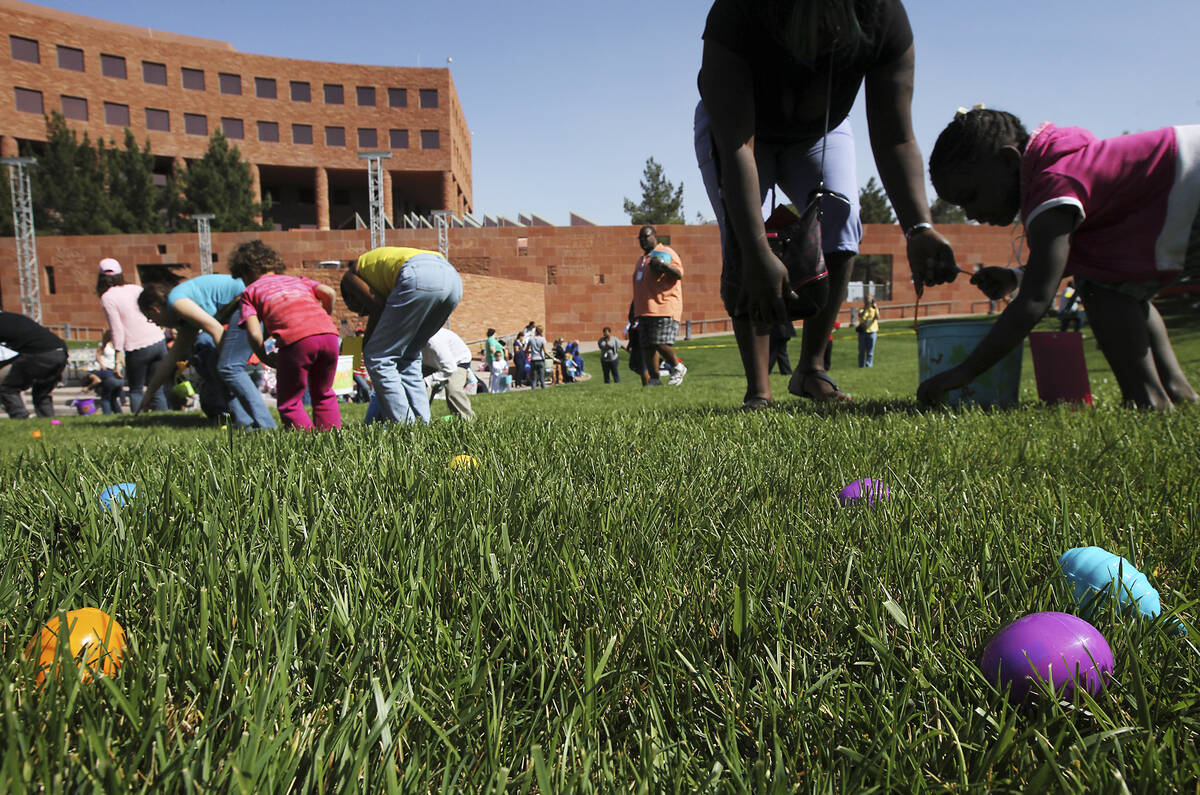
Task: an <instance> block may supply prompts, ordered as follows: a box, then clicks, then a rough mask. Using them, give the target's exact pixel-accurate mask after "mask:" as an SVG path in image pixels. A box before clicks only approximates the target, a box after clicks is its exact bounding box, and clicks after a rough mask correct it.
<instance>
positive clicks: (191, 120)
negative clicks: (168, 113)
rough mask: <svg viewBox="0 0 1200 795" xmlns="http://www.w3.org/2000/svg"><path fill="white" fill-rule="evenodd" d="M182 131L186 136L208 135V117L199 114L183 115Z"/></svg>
mask: <svg viewBox="0 0 1200 795" xmlns="http://www.w3.org/2000/svg"><path fill="white" fill-rule="evenodd" d="M183 131H184V132H185V133H187V134H188V135H208V117H207V116H204V115H202V114H200V113H185V114H183Z"/></svg>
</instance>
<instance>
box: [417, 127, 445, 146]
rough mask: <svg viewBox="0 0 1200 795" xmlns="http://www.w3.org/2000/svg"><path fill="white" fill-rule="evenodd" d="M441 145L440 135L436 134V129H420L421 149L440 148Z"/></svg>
mask: <svg viewBox="0 0 1200 795" xmlns="http://www.w3.org/2000/svg"><path fill="white" fill-rule="evenodd" d="M441 146H442V142H441V136H439V135H438V131H437V130H421V148H422V149H440V148H441Z"/></svg>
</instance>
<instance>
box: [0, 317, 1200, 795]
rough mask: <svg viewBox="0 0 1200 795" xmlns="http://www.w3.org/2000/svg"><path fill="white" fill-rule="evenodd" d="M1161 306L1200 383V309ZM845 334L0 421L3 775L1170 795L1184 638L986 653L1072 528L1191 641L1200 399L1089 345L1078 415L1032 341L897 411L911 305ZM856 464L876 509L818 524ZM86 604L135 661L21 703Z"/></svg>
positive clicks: (99, 786)
mask: <svg viewBox="0 0 1200 795" xmlns="http://www.w3.org/2000/svg"><path fill="white" fill-rule="evenodd" d="M1168 320H1169V323H1170V325H1171V326H1172V334H1173V338H1174V339H1175V341H1176V348H1177V351H1178V353H1179V355H1180V359H1181V361H1182V362H1183V365H1184V368H1185V370H1186V371H1187V372H1188V374H1189V375H1190V377H1192V379H1193V381H1194V382H1195V383H1200V322H1197V321H1196V320H1195V319H1193V318H1192V316H1191V315H1189V314H1187V313H1186V312H1180V313H1178V314H1174V313H1172V314H1169V315H1168ZM854 346H855V339H854V334H853V332H852V331H843V332H840V333H839V335H838V337H837V341H836V343H835V349H834V367H833V375H834V376H835V377H836V378H837V379H838V380H839V383H840V385H841V386H842V388H843V389H845V390H847V391H849V392H852V393H853V394H854V395H855V398H856V401H855V404H854V405H852V406H848V407H837V408H830V407H819V408H818V407H814V406H812V404H810V403H807V402H801V401H799V400H796V399H794V398H791V397H790V396H788V395H787V393H786V379H785V378H783V377H779V378H778V379H777V382H776V384H775V388H776V397H777V399H778V401H779V402H778V404H777V405H776V407H774V408H773V409H771V410H767V411H762V412H757V413H754V414H743V413H741V412H738V411H735V410H734V409H735V408H736V407H737V406H738V405H740V403H741V397H742V391H743V389H744V384H743V381H742V378H741V375H740V367H739V365H738V362H737V354H736V350H735V349H734V348H733V347H732V340H731V339H730V338H725V337H714V338H704V339H698V340H693V341H690V342H685V343H681V344H680V346H679V348H680V352H681V354H682V355H683V357H684V358H685V360H686V361H687V364H688V367H689V370H690V372H689V374H688V376H687V380H686V381H685V383H684V385H683V386H682V387H680V388H669V387H662V388H655V389H643V388H642V387H641V386H640V385H639V384H637V383H635V381H636V379H634V378H633V377H632V376H633V374H632V373H630V372H629V371H628V370H627V369H626V370H625V371H624V372H623V375H622V377H623V378H624V380H623V381H622V383H621V384H620V385H619V386H611V385H610V386H606V385H604V384H603V383H602V381H601V379H599V378H593V379H592V380H590V381H588V382H586V383H581V384H576V385H570V386H564V387H558V388H553V389H548V390H545V391H539V392H520V393H512V394H508V395H487V396H480V397H478V398H477V399H476V400H475V407H476V410H477V411H478V413H479V415H480V421H479V422H477V423H475V424H472V425H465V424H462V423H459V422H446V423H442V422H436V423H435V424H433V425H432V426H430V427H421V428H415V429H413V428H386V429H380V428H378V427H373V428H366V427H363V426H362V425H361V423H360V420H361V416H362V408H361V407H359V406H351V407H348V408H347V410H346V411H345V418H346V421H347V428H346V429H345V430H343V431H342V432H340V433H333V434H323V435H315V436H305V435H300V434H289V433H271V434H263V435H257V436H256V435H244V434H232V435H231V434H229V433H228V432H226V431H221V430H219V429H217V428H213V427H211V426H209V425H207V424H206V423H204V422H203V421H201V420H200V419H199V418H198V417H197V416H187V417H179V416H173V417H165V418H162V417H150V418H145V419H139V420H138V421H136V422H132V423H131V422H129V421H128V420H127V419H123V418H115V419H110V418H98V417H64V418H63V420H64V421H63V424H62V425H59V426H51V425H49V424H48V422H47V421H44V420H33V421H27V422H11V421H0V464H2V465H3V467H4V471H5V472H6V473H8V475H7V488H6V489H4V490H3V491H2V492H0V520H2V521H3V523H4V525H3V526H4V527H5V528H6V531H7V532H6V533H5V536H4V541H3V554H0V596H2V597H3V599H4V600H5V604H7V605H8V606H9V609H8V610H7V611H5V613H4V616H3V619H2V625H0V651H2V654H0V692H2V693H3V699H4V714H3V720H2V721H0V749H3V759H2V760H0V791H13V790H20V789H44V790H45V791H64V790H70V791H97V792H108V791H116V790H118V789H136V790H139V791H142V790H153V791H159V790H168V791H209V790H217V791H230V790H235V791H243V792H260V791H270V792H279V791H285V790H293V791H313V790H317V791H329V792H341V791H348V790H354V791H362V792H379V791H393V792H417V791H421V792H423V791H434V790H436V791H447V792H457V791H464V790H466V791H489V792H491V791H496V792H501V791H514V792H543V793H544V792H557V791H577V790H579V791H597V792H613V791H641V792H660V791H697V790H700V791H740V792H763V791H788V790H800V791H818V792H826V791H829V792H842V791H847V792H859V791H867V790H875V791H880V792H886V791H918V792H924V791H939V792H940V791H945V790H951V791H959V792H965V791H971V792H985V791H988V792H991V791H995V792H1005V791H1028V792H1043V791H1064V792H1090V791H1103V792H1114V793H1119V792H1126V791H1128V792H1146V793H1160V792H1193V793H1194V792H1196V791H1197V787H1198V782H1200V652H1198V650H1197V647H1196V645H1195V644H1196V641H1195V637H1196V631H1195V629H1194V628H1193V630H1192V633H1191V635H1190V636H1189V637H1188V638H1179V637H1176V636H1173V635H1171V634H1169V633H1168V632H1166V631H1164V626H1163V622H1161V621H1158V622H1154V623H1148V622H1139V621H1135V620H1126V619H1123V618H1121V617H1120V616H1119V615H1115V614H1113V613H1106V614H1104V615H1103V616H1102V617H1100V618H1099V619H1097V622H1096V624H1097V626H1098V628H1099V629H1100V630H1101V631H1102V632H1103V633H1104V635H1105V637H1106V638H1107V639H1108V641H1109V643H1110V644H1111V646H1112V648H1113V651H1114V654H1115V658H1116V672H1115V676H1114V679H1113V681H1112V683H1111V685H1110V687H1109V688H1108V689H1107V690H1106V691H1105V692H1103V693H1102V694H1100V695H1099V696H1098V697H1096V698H1095V699H1088V700H1086V701H1084V702H1082V703H1079V704H1076V705H1064V704H1055V703H1045V704H1043V706H1041V707H1039V708H1034V709H1018V708H1017V707H1015V706H1013V705H1011V704H1010V703H1009V702H1008V700H1007V699H1006V698H1005V697H1004V696H1003V695H1002V694H1001V693H999V692H997V691H996V690H995V689H994V688H992V687H991V686H990V685H989V684H988V683H987V681H986V680H985V678H984V677H983V675H982V673H981V672H980V670H979V667H978V664H977V661H978V658H979V654H980V652H981V650H982V648H983V646H984V645H985V644H986V643H987V641H988V639H989V637H990V636H991V634H992V633H993V632H994V631H995V630H997V629H999V628H1000V627H1002V626H1004V625H1006V624H1008V623H1009V622H1011V621H1013V620H1015V619H1017V618H1019V617H1021V616H1023V615H1026V614H1028V613H1030V612H1034V611H1040V610H1062V611H1067V612H1070V611H1072V610H1074V607H1073V604H1072V602H1071V599H1070V591H1069V588H1067V587H1065V585H1064V583H1063V582H1062V581H1061V580H1060V578H1059V575H1058V574H1057V572H1056V560H1057V558H1058V557H1059V555H1061V554H1062V553H1063V552H1064V551H1065V550H1067V549H1068V548H1071V547H1075V546H1082V545H1089V544H1096V545H1099V546H1103V547H1106V548H1108V549H1110V550H1112V551H1114V552H1118V553H1120V554H1123V555H1125V556H1126V557H1128V558H1129V559H1130V560H1132V561H1133V562H1134V563H1135V564H1136V565H1138V566H1139V567H1140V568H1141V570H1142V571H1144V572H1146V573H1147V574H1149V575H1150V577H1151V579H1152V581H1153V583H1154V584H1155V586H1157V588H1158V589H1159V591H1160V593H1161V595H1162V600H1163V604H1164V607H1165V608H1166V609H1167V610H1169V611H1180V613H1181V616H1180V617H1182V618H1183V619H1184V620H1185V622H1187V623H1188V624H1189V625H1193V626H1194V623H1195V622H1194V616H1195V615H1196V606H1197V603H1196V599H1197V596H1198V595H1200V577H1198V576H1197V564H1198V562H1200V551H1198V550H1200V538H1198V532H1197V529H1198V528H1200V507H1198V506H1200V485H1198V483H1197V480H1198V479H1197V474H1198V469H1200V468H1198V466H1197V449H1198V446H1197V438H1198V431H1200V409H1198V408H1197V407H1185V408H1183V409H1181V410H1179V411H1176V412H1173V413H1169V414H1150V413H1139V412H1134V411H1130V410H1127V409H1123V408H1120V407H1119V405H1118V393H1117V391H1116V387H1115V384H1113V383H1111V380H1112V379H1111V374H1110V373H1109V371H1108V369H1107V367H1106V365H1105V364H1104V362H1103V359H1102V358H1101V357H1100V356H1099V354H1098V353H1097V352H1096V351H1095V347H1094V344H1093V343H1092V342H1091V341H1090V340H1089V341H1088V342H1087V343H1086V348H1087V355H1088V361H1089V370H1090V374H1091V379H1092V386H1093V391H1094V392H1095V394H1096V407H1095V408H1094V409H1082V410H1080V409H1072V408H1069V407H1046V406H1041V405H1039V404H1037V402H1036V391H1035V389H1034V384H1033V379H1032V368H1031V366H1030V363H1029V361H1028V357H1026V361H1025V368H1024V375H1023V381H1022V398H1023V403H1022V405H1021V407H1019V408H1017V409H1013V410H1005V411H980V410H977V409H947V408H939V409H934V410H920V409H918V408H917V407H916V406H915V404H914V402H913V398H912V396H913V393H914V391H915V388H916V382H917V376H916V369H917V364H916V345H915V338H914V335H913V333H912V331H911V326H907V324H903V323H897V324H885V325H884V327H883V329H882V332H881V336H880V339H879V345H878V349H877V353H876V361H877V366H876V367H875V368H873V369H870V370H859V369H857V368H856V367H855V366H854V357H855V349H854ZM798 347H799V346H798V344H795V343H794V344H793V349H795V350H798ZM622 364H624V363H622ZM588 370H589V371H594V372H597V373H598V372H599V366H598V362H597V361H596V359H595V357H594V356H589V358H588ZM436 411H437V412H438V413H441V412H444V404H442V403H438V404H437V406H436ZM160 423H161V424H160ZM35 429H36V430H41V431H42V437H41V438H40V439H33V438H31V432H32V431H33V430H35ZM462 453H469V454H470V455H472V456H474V457H475V458H476V459H478V461H479V462H480V466H479V467H478V468H477V469H465V470H457V471H450V470H449V469H448V468H447V464H448V462H449V461H450V459H451V458H452V457H454V456H455V455H459V454H462ZM863 476H870V477H875V478H880V479H882V480H884V481H885V482H887V483H888V484H889V485H890V487H891V490H892V496H891V498H890V499H888V500H886V501H885V502H883V503H881V504H880V505H879V506H878V507H877V508H876V509H875V510H865V509H856V508H851V509H842V508H839V507H838V504H837V501H836V498H835V495H836V493H837V491H838V490H839V489H840V488H841V487H842V486H843V485H845V484H846V483H848V482H849V481H851V480H853V479H855V478H858V477H863ZM118 482H133V483H136V484H137V486H138V490H139V496H138V498H137V499H136V500H135V501H134V502H133V503H132V504H130V505H129V506H127V507H125V508H123V509H118V510H117V511H114V512H112V513H105V512H103V511H102V510H100V507H99V505H98V503H97V499H96V495H97V493H98V492H99V491H100V490H101V489H102V488H103V487H104V486H107V485H110V484H113V483H118ZM84 606H95V607H100V608H102V609H104V610H106V611H107V612H109V613H111V614H112V615H113V616H115V617H116V618H117V620H118V621H120V622H121V624H122V625H123V626H124V628H125V630H126V632H127V633H128V635H129V638H130V653H129V656H128V659H127V662H126V663H125V665H124V666H123V667H122V668H121V670H120V671H119V672H118V673H117V675H116V676H114V677H112V678H105V679H101V680H99V681H95V682H89V683H82V682H80V681H79V680H78V677H75V676H50V677H49V678H48V680H47V683H46V685H45V686H43V687H38V686H37V685H36V684H35V682H34V671H33V668H32V666H31V665H30V664H29V663H27V662H26V661H25V660H24V655H23V650H24V646H25V643H26V642H27V640H28V639H29V638H30V637H32V636H33V635H34V633H35V632H36V631H37V629H38V627H39V626H40V624H41V622H43V621H45V620H47V619H48V618H50V617H51V616H53V615H54V614H55V612H56V611H58V610H67V609H75V608H79V607H84Z"/></svg>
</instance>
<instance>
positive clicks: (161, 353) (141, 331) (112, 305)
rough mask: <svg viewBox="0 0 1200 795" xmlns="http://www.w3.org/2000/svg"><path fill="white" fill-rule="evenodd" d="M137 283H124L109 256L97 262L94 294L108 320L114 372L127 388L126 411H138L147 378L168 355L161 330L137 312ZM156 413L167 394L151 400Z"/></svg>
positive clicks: (164, 405)
mask: <svg viewBox="0 0 1200 795" xmlns="http://www.w3.org/2000/svg"><path fill="white" fill-rule="evenodd" d="M141 294H142V286H141V285H140V284H126V283H125V275H124V273H122V272H121V263H120V262H117V261H116V260H115V259H113V258H112V257H105V258H104V259H102V260H100V273H99V275H98V276H97V279H96V295H98V296H100V306H101V307H103V308H104V316H105V317H107V318H108V327H109V329H110V330H111V331H112V342H113V347H114V348H116V351H117V368H116V369H117V372H118V373H121V372H123V373H124V374H125V385H126V386H127V387H128V389H129V408H130V410H131V411H135V412H136V411H137V410H138V407H139V406H140V405H141V404H142V392H143V391H144V390H145V386H146V376H147V375H149V374H150V373H152V372H154V371H155V369H157V368H158V363H159V362H161V361H162V360H163V359H164V358H165V357H166V355H167V340H166V335H164V334H163V330H162V329H161V328H159V327H158V326H156V325H154V324H153V323H152V322H150V319H149V318H147V317H146V316H145V315H143V314H142V310H140V309H138V303H137V301H138V296H139V295H141ZM150 408H152V409H154V410H155V411H166V410H167V398H166V395H164V394H162V393H161V392H159V393H158V394H156V395H154V396H153V397H152V398H151V400H150Z"/></svg>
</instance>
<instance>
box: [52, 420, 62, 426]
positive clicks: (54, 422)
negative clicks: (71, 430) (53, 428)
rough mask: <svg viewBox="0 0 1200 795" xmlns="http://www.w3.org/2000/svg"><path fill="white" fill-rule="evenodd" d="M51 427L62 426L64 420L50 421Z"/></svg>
mask: <svg viewBox="0 0 1200 795" xmlns="http://www.w3.org/2000/svg"><path fill="white" fill-rule="evenodd" d="M50 424H51V425H62V420H50Z"/></svg>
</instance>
